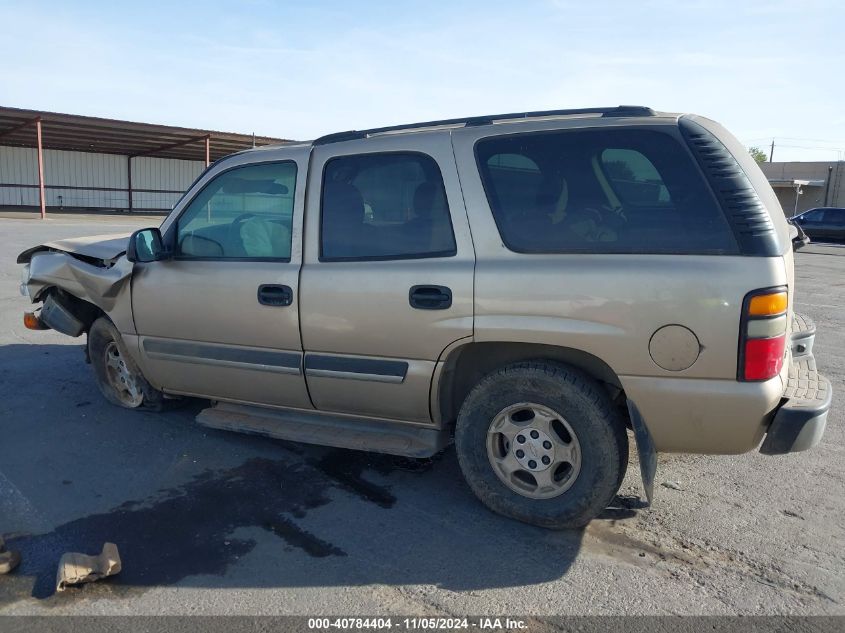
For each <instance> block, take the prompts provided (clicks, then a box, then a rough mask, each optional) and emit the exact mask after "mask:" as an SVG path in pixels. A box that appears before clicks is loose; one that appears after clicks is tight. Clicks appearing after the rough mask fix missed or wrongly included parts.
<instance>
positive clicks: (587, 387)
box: [455, 361, 628, 529]
mask: <svg viewBox="0 0 845 633" xmlns="http://www.w3.org/2000/svg"><path fill="white" fill-rule="evenodd" d="M529 416H531V417H529ZM535 427H536V428H537V429H538V434H537V435H534V430H533V429H534V428H535ZM544 429H545V430H546V431H547V432H548V434H549V435H548V437H547V436H546V435H543V430H544ZM497 430H501V432H497ZM529 433H530V434H531V437H530V438H529V436H528V434H529ZM508 437H511V438H512V440H508V439H507V438H508ZM534 437H538V439H531V438H534ZM567 437H568V440H569V441H566V440H567ZM526 440H527V442H528V443H525V444H519V443H518V442H520V441H521V442H526ZM546 440H548V441H546ZM537 442H541V444H537ZM547 444H551V445H552V449H551V452H546V453H544V451H545V448H544V447H545V446H546V445H547ZM520 446H522V447H523V448H524V449H525V450H523V451H521V452H522V453H523V455H522V456H521V457H522V460H521V461H520V462H519V463H518V464H517V460H518V459H519V453H520V450H519V447H520ZM455 448H456V451H457V455H458V462H459V464H460V467H461V471H462V472H463V475H464V478H465V479H466V481H467V483H468V484H469V486H470V488H472V491H473V492H474V493H475V495H476V496H477V497H478V498H479V499H480V500H481V501H482V503H484V504H485V505H486V506H487V507H488V508H490V509H491V510H493V511H494V512H497V513H499V514H502V515H504V516H507V517H511V518H514V519H517V520H518V521H522V522H524V523H529V524H532V525H537V526H540V527H545V528H551V529H565V528H579V527H583V526H584V525H586V524H587V523H589V522H590V521H591V520H592V519H593V518H595V517H596V516H597V515H598V514H599V513H601V512H602V511H603V510H604V509H605V508H606V507H607V506H608V505H609V504H610V502H611V501H612V500H613V498H614V495H615V494H616V492H617V491H618V490H619V486H620V485H621V483H622V479H623V477H624V475H625V470H626V468H627V465H628V436H627V433H626V430H625V422H624V420H623V418H622V416H621V414H620V412H619V411H618V410H617V409H616V408H614V407H613V406H612V403H611V401H610V399H609V398H608V396H607V395H606V393H605V391H604V390H603V389H602V388H601V386H600V385H599V384H598V383H597V382H596V381H595V380H593V379H592V378H590V377H589V376H587V375H586V374H584V373H583V372H581V371H578V370H577V369H574V368H572V367H569V366H567V365H563V364H560V363H554V362H546V361H534V362H521V363H515V364H512V365H508V366H506V367H503V368H502V369H499V370H498V371H496V372H494V373H492V374H489V375H488V376H486V377H485V378H483V379H482V380H481V381H480V382H479V383H478V384H477V385H476V386H475V387H474V388H473V389H472V391H470V393H469V395H468V396H467V398H466V400H465V401H464V403H463V405H462V406H461V410H460V413H459V415H458V421H457V425H456V428H455ZM563 455H568V456H569V457H562V456H563ZM532 456H533V458H534V461H530V460H531V458H532ZM547 458H548V459H550V462H549V463H551V466H550V467H548V468H546V469H545V470H540V471H537V470H534V471H531V470H530V469H531V468H535V469H543V468H544V466H543V465H542V464H545V463H547V462H546V461H543V462H542V464H541V463H540V462H539V459H543V460H546V459H547ZM526 459H527V460H529V461H527V463H526V461H525V460H526ZM558 460H559V463H558ZM576 462H577V463H576ZM515 465H516V466H518V467H519V468H520V469H522V470H513V471H511V470H510V469H511V467H512V466H515ZM532 481H533V484H532Z"/></svg>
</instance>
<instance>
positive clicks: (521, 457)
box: [513, 429, 555, 472]
mask: <svg viewBox="0 0 845 633" xmlns="http://www.w3.org/2000/svg"><path fill="white" fill-rule="evenodd" d="M513 451H514V455H515V456H516V461H517V463H518V464H519V465H520V466H522V467H523V468H524V469H525V470H529V471H532V472H539V471H541V470H546V469H547V468H548V467H549V466H551V465H552V462H553V461H554V458H555V447H554V444H552V439H551V438H550V437H549V436H548V435H547V434H546V433H544V432H543V431H540V430H538V429H530V430H527V431H522V432H521V433H518V434H517V436H516V443H515V444H514V446H513Z"/></svg>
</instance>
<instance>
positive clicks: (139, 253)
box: [126, 228, 170, 263]
mask: <svg viewBox="0 0 845 633" xmlns="http://www.w3.org/2000/svg"><path fill="white" fill-rule="evenodd" d="M169 256H170V253H169V252H168V251H167V250H165V248H164V242H163V241H162V239H161V231H159V230H158V229H157V228H152V229H141V230H140V231H135V232H134V233H133V234H132V235H131V236H130V237H129V244H128V245H127V247H126V259H128V260H129V261H130V262H141V263H146V262H156V261H159V260H162V259H167V258H168V257H169Z"/></svg>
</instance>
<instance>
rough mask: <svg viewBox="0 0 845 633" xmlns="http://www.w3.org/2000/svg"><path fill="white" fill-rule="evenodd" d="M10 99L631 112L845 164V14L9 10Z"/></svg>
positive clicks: (116, 4)
mask: <svg viewBox="0 0 845 633" xmlns="http://www.w3.org/2000/svg"><path fill="white" fill-rule="evenodd" d="M0 32H2V36H0V105H4V106H13V107H21V108H32V109H39V110H49V111H54V112H68V113H73V114H85V115H91V116H103V117H108V118H115V119H127V120H133V121H143V122H149V123H163V124H170V125H180V126H185V127H196V128H203V129H211V130H219V131H226V132H242V133H253V132H254V133H255V134H257V135H266V136H274V137H279V138H291V139H301V140H304V139H309V138H314V137H316V136H319V135H322V134H326V133H329V132H336V131H340V130H348V129H356V128H357V129H362V128H368V127H377V126H384V125H392V124H399V123H408V122H413V121H420V120H431V119H439V118H451V117H460V116H472V115H478V114H490V113H498V112H518V111H526V110H544V109H555V108H578V107H590V106H607V105H618V104H636V105H647V106H650V107H652V108H654V109H657V110H664V111H671V112H695V113H698V114H702V115H705V116H708V117H710V118H712V119H715V120H717V121H719V122H720V123H722V124H723V125H725V127H727V128H728V129H729V130H731V131H732V132H733V133H734V134H735V135H736V136H737V137H738V138H739V139H740V140H741V141H743V142H744V143H745V144H746V145H754V146H759V147H761V148H764V149H765V150H766V151H767V152H768V151H769V145H770V143H771V142H772V139H774V142H775V149H774V159H775V160H776V161H777V160H837V159H838V160H845V82H843V76H845V46H843V44H842V42H843V41H845V3H843V2H841V1H828V0H792V1H790V2H781V1H778V0H768V1H758V0H733V1H732V2H723V1H721V0H712V1H704V0H674V1H665V0H637V1H635V2H632V1H630V0H628V1H626V2H615V1H613V0H604V1H601V2H596V1H581V2H570V1H568V0H537V1H528V0H521V1H511V2H498V1H497V0H487V1H486V2H461V1H459V0H450V1H448V2H438V1H436V0H431V1H429V2H406V1H403V0H393V1H387V2H382V1H380V0H377V1H372V2H365V1H364V0H358V1H357V2H336V1H326V2H320V1H318V0H314V1H311V2H307V1H302V0H300V1H298V2H271V1H269V0H242V1H240V2H225V1H215V0H207V1H205V2H201V3H194V2H178V1H177V0H171V1H170V2H160V1H158V0H148V1H145V2H125V3H124V2H121V1H119V0H112V1H111V2H100V1H91V2H85V1H83V0H77V1H75V2H38V1H37V0H22V1H19V2H8V1H6V0H0Z"/></svg>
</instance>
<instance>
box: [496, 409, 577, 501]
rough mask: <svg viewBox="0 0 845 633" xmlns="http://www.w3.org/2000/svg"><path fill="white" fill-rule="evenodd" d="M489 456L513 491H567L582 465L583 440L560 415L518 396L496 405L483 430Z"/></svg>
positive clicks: (538, 495) (541, 495) (546, 494)
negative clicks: (505, 404) (510, 402)
mask: <svg viewBox="0 0 845 633" xmlns="http://www.w3.org/2000/svg"><path fill="white" fill-rule="evenodd" d="M487 457H488V459H489V460H490V465H491V466H492V467H493V471H494V472H495V473H496V476H497V477H498V478H499V479H500V480H501V481H502V483H504V484H505V485H506V486H507V487H508V488H510V489H511V490H513V491H514V492H516V493H518V494H520V495H522V496H525V497H529V498H532V499H550V498H552V497H556V496H558V495H561V494H563V493H564V492H566V491H567V490H568V489H569V488H570V487H571V486H572V484H573V483H575V480H576V478H577V477H578V473H579V472H580V470H581V446H580V444H579V443H578V438H577V437H576V436H575V432H574V430H573V429H572V427H571V426H570V425H569V423H568V422H567V421H566V420H565V419H564V417H563V416H562V415H560V414H559V413H557V412H556V411H554V410H552V409H550V408H549V407H546V406H544V405H540V404H535V403H532V402H521V403H519V404H514V405H511V406H509V407H507V408H505V409H503V410H502V411H500V412H499V413H498V414H497V415H496V416H495V417H494V418H493V421H492V422H491V423H490V427H489V428H488V430H487Z"/></svg>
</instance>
